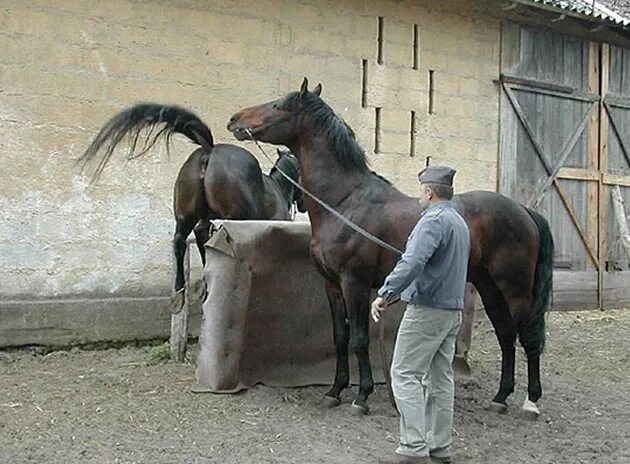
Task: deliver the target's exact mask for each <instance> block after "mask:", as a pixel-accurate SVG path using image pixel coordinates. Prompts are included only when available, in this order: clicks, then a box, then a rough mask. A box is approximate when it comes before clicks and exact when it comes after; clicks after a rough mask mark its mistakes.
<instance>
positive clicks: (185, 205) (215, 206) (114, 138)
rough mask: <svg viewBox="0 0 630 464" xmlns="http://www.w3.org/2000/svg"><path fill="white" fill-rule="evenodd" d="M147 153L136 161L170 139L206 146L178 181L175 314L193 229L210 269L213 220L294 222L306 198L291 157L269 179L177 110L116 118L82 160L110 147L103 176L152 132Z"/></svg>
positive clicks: (285, 155) (149, 107)
mask: <svg viewBox="0 0 630 464" xmlns="http://www.w3.org/2000/svg"><path fill="white" fill-rule="evenodd" d="M158 125H164V126H163V127H162V128H161V129H160V130H159V131H158V132H157V133H156V134H153V135H152V136H151V135H150V136H149V138H148V140H147V143H146V145H145V148H144V150H143V151H142V152H141V153H140V154H137V155H133V156H134V157H138V156H141V155H143V154H145V153H146V152H147V151H148V150H149V149H150V148H151V147H152V146H153V145H154V144H155V143H156V141H157V140H158V138H160V137H161V136H166V137H167V142H168V138H170V137H171V136H172V134H174V133H180V134H183V135H185V136H186V137H188V138H189V139H190V140H192V141H193V142H194V143H196V144H198V145H200V146H201V148H198V149H196V150H195V151H194V152H193V153H192V154H191V155H190V156H189V157H188V159H187V160H186V162H185V163H184V165H183V166H182V168H181V169H180V171H179V174H178V175H177V181H176V182H175V189H174V190H175V192H174V201H173V203H174V205H173V209H174V212H175V220H176V228H175V235H174V237H173V251H174V254H175V264H176V275H175V285H174V290H175V298H174V300H175V301H174V305H175V307H174V310H175V311H177V310H179V309H181V307H182V305H183V303H184V293H185V292H184V291H183V290H184V287H185V285H186V282H185V277H184V253H185V250H186V240H187V238H188V236H189V235H190V233H191V232H192V231H193V229H194V233H195V239H196V242H197V247H198V249H199V253H200V254H201V260H202V262H203V264H204V265H205V249H204V244H205V243H206V241H207V240H208V236H209V233H210V221H212V220H213V219H270V220H290V219H291V206H292V205H293V203H294V202H296V203H297V204H298V209H300V210H303V211H305V209H304V208H303V207H302V206H301V202H300V200H301V194H300V191H299V190H298V189H296V188H295V187H294V186H293V185H292V184H291V183H290V182H289V181H288V180H287V179H285V178H284V177H283V176H282V175H281V174H280V172H279V171H278V168H280V169H281V170H282V171H283V172H285V173H287V174H288V175H289V177H291V178H292V179H293V180H295V181H297V180H298V178H299V169H298V162H297V159H296V158H295V156H293V155H292V154H291V152H289V151H286V150H282V151H281V150H278V159H277V160H276V163H275V166H274V167H273V168H272V169H271V171H270V172H269V175H267V174H263V172H262V170H261V168H260V164H259V163H258V161H257V160H256V158H254V156H253V155H252V154H251V153H250V152H248V151H247V150H244V149H243V148H240V147H237V146H235V145H228V144H217V145H215V144H214V141H213V138H212V133H211V131H210V129H209V128H208V127H207V126H206V125H205V124H204V122H203V121H201V119H199V118H198V117H197V116H196V115H195V114H193V113H191V112H190V111H187V110H185V109H183V108H179V107H177V106H164V105H158V104H149V103H142V104H138V105H135V106H132V107H131V108H128V109H126V110H124V111H122V112H121V113H119V114H117V115H115V116H114V117H112V118H111V119H110V120H109V121H108V122H107V123H106V124H105V125H104V126H103V128H102V129H101V131H100V132H99V133H98V135H97V136H96V138H95V139H94V141H93V142H92V144H91V145H90V147H89V148H88V149H87V151H86V152H85V154H84V155H83V159H85V160H86V161H87V160H89V159H91V158H93V157H94V156H95V155H96V154H97V153H98V151H99V150H100V149H101V148H103V147H104V146H106V149H105V151H104V155H103V156H102V157H101V160H100V163H99V165H98V167H97V169H96V174H95V175H96V176H98V175H99V174H100V173H101V172H102V170H103V168H104V167H105V165H106V163H107V161H108V160H109V158H110V156H111V154H112V152H113V150H114V148H115V147H116V145H117V144H118V143H120V141H121V140H123V139H124V138H125V137H126V136H127V135H131V136H132V140H133V142H132V150H133V149H134V148H135V145H136V142H137V141H138V138H139V137H140V133H141V131H142V130H143V129H147V128H148V129H150V130H151V131H152V130H154V129H155V128H156V126H158Z"/></svg>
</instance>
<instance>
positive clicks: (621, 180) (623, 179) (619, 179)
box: [602, 172, 630, 187]
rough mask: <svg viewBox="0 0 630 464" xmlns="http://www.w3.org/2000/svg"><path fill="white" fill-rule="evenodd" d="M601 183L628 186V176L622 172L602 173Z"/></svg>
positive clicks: (629, 177)
mask: <svg viewBox="0 0 630 464" xmlns="http://www.w3.org/2000/svg"><path fill="white" fill-rule="evenodd" d="M602 183H603V184H604V185H619V186H621V187H630V176H624V175H623V174H609V173H607V172H605V173H604V174H602Z"/></svg>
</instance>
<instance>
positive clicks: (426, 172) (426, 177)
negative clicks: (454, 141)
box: [418, 166, 457, 187]
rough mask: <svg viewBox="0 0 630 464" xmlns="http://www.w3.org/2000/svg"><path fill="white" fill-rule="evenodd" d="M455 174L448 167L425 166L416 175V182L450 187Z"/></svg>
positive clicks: (453, 170)
mask: <svg viewBox="0 0 630 464" xmlns="http://www.w3.org/2000/svg"><path fill="white" fill-rule="evenodd" d="M456 172H457V171H455V169H453V168H449V167H448V166H427V167H426V168H424V169H423V170H422V171H420V173H419V174H418V180H419V181H420V183H421V184H441V185H448V186H450V187H452V186H453V177H454V176H455V173H456Z"/></svg>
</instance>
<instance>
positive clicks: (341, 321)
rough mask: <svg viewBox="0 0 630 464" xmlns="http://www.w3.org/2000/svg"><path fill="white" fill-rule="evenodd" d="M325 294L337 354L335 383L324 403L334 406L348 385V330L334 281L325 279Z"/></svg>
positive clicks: (341, 299)
mask: <svg viewBox="0 0 630 464" xmlns="http://www.w3.org/2000/svg"><path fill="white" fill-rule="evenodd" d="M326 296H328V302H329V304H330V313H331V316H332V322H333V339H334V342H335V354H336V356H337V370H336V372H335V383H334V384H333V386H332V388H331V389H330V390H329V391H328V393H326V394H325V395H324V405H325V406H327V407H335V406H338V405H339V404H340V403H341V398H340V395H341V392H342V391H343V390H344V389H345V388H347V387H348V384H349V382H350V372H349V369H348V341H349V339H350V331H349V327H348V322H347V319H346V305H345V303H344V300H343V295H342V293H341V288H339V285H337V284H336V283H335V282H333V281H331V280H326Z"/></svg>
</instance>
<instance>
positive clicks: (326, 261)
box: [311, 240, 340, 281]
mask: <svg viewBox="0 0 630 464" xmlns="http://www.w3.org/2000/svg"><path fill="white" fill-rule="evenodd" d="M311 258H312V260H313V262H314V263H315V266H316V267H317V270H318V271H319V273H320V274H322V275H323V276H324V277H325V278H327V279H330V280H335V281H336V280H338V275H339V265H340V263H339V255H338V254H337V255H336V254H335V253H334V252H331V249H330V248H329V247H323V246H322V244H321V243H320V242H319V241H318V240H311Z"/></svg>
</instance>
